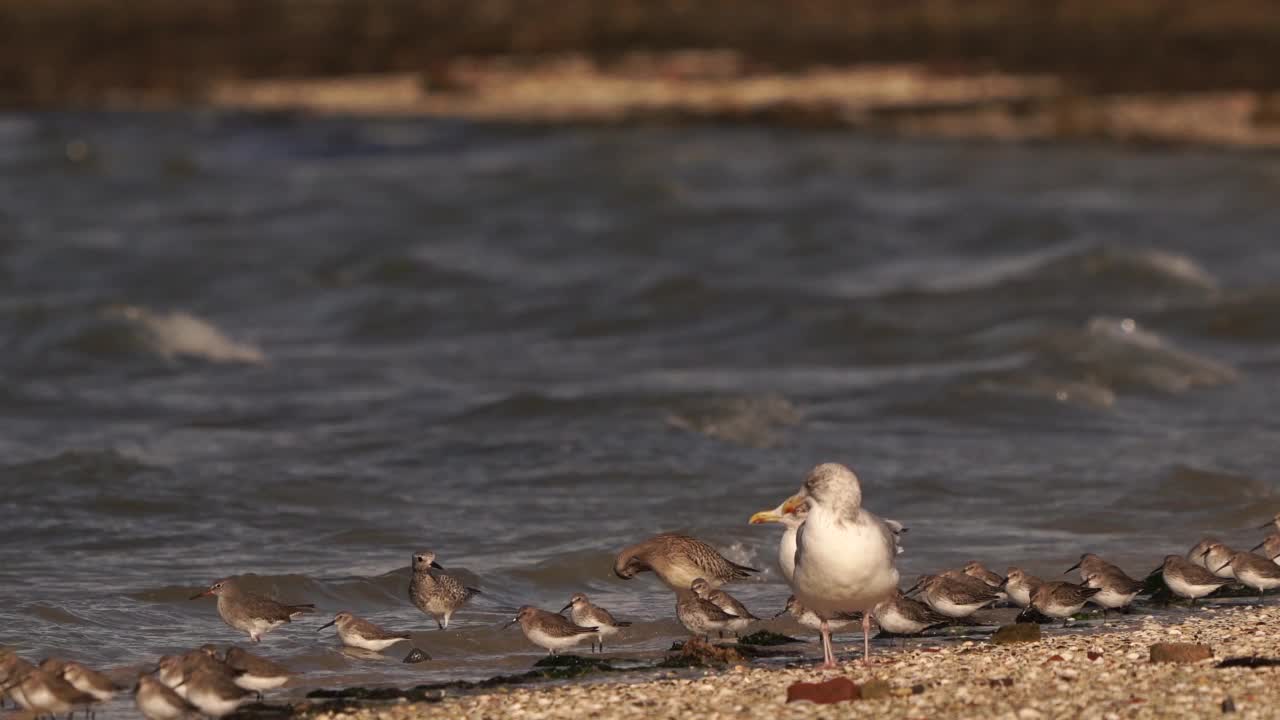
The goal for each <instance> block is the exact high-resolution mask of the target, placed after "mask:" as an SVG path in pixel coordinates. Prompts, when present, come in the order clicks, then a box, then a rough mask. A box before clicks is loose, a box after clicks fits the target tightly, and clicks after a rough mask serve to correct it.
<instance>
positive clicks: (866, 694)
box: [862, 680, 893, 700]
mask: <svg viewBox="0 0 1280 720" xmlns="http://www.w3.org/2000/svg"><path fill="white" fill-rule="evenodd" d="M892 693H893V686H891V685H890V684H889V683H887V682H885V681H884V680H868V681H866V682H864V683H862V699H863V700H879V699H880V698H887V697H889V695H891V694H892Z"/></svg>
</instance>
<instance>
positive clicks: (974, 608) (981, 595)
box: [905, 571, 1000, 619]
mask: <svg viewBox="0 0 1280 720" xmlns="http://www.w3.org/2000/svg"><path fill="white" fill-rule="evenodd" d="M917 592H919V593H920V598H921V599H922V600H924V603H925V604H926V605H928V606H929V607H931V608H933V610H934V612H937V613H939V614H941V615H945V616H946V617H949V618H956V619H959V618H966V617H969V616H970V615H972V614H974V613H976V612H978V611H979V610H981V609H982V608H984V607H987V606H988V605H990V604H992V603H994V602H996V601H998V600H999V599H1000V593H999V592H998V591H996V589H995V588H993V587H991V586H990V585H988V584H986V583H985V582H983V581H981V580H979V579H978V578H976V577H972V576H970V575H965V574H964V573H962V572H955V571H951V572H948V573H943V574H941V575H924V576H922V577H921V578H920V579H919V580H917V581H916V584H915V585H912V586H911V588H910V589H909V590H907V592H906V593H905V594H906V595H913V594H915V593H917Z"/></svg>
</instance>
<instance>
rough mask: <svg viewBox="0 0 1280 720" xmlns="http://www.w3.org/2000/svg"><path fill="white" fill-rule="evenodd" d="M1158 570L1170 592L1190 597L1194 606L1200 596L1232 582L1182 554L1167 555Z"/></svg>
mask: <svg viewBox="0 0 1280 720" xmlns="http://www.w3.org/2000/svg"><path fill="white" fill-rule="evenodd" d="M1156 570H1159V571H1160V574H1161V576H1162V577H1163V578H1164V584H1165V587H1167V588H1169V592H1172V593H1173V594H1174V595H1177V596H1178V597H1181V598H1188V599H1189V600H1191V605H1192V606H1194V605H1195V604H1196V600H1197V599H1198V598H1202V597H1204V596H1205V595H1208V594H1209V593H1211V592H1213V591H1214V590H1217V589H1218V588H1220V587H1222V586H1223V585H1230V584H1231V578H1225V577H1221V576H1218V575H1215V574H1213V573H1212V572H1209V570H1208V568H1205V567H1204V566H1203V565H1198V564H1196V563H1193V562H1191V561H1190V560H1188V559H1186V558H1184V557H1182V556H1181V555H1166V556H1165V558H1164V564H1163V565H1161V566H1160V567H1158V568H1156ZM1156 570H1153V571H1152V572H1153V573H1154V572H1155V571H1156Z"/></svg>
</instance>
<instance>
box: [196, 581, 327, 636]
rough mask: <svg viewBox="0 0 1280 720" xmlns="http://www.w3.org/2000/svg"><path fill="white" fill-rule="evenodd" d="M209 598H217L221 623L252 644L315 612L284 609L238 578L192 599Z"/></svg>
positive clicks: (294, 607)
mask: <svg viewBox="0 0 1280 720" xmlns="http://www.w3.org/2000/svg"><path fill="white" fill-rule="evenodd" d="M209 595H216V596H217V598H218V615H219V616H220V617H221V618H222V621H223V622H225V623H226V624H228V625H230V626H231V627H233V628H235V629H236V630H240V631H241V632H244V633H247V634H248V635H249V639H250V640H252V641H253V642H260V641H261V640H262V636H263V635H266V634H267V633H269V632H271V631H272V630H275V629H276V628H278V627H280V626H281V625H284V624H285V623H288V622H290V621H292V620H293V619H294V618H295V617H297V616H299V615H301V614H303V613H309V612H313V611H314V610H315V609H316V606H315V605H311V604H300V605H285V604H284V603H279V602H276V601H275V600H272V599H271V598H269V597H266V596H265V595H259V594H257V593H253V592H249V591H248V590H245V589H244V588H242V587H241V586H240V582H239V581H238V580H236V579H235V578H227V579H225V580H219V581H218V582H216V583H214V584H213V585H210V586H209V589H208V590H205V591H204V592H201V593H196V594H195V595H192V596H191V599H192V600H196V599H199V598H202V597H206V596H209Z"/></svg>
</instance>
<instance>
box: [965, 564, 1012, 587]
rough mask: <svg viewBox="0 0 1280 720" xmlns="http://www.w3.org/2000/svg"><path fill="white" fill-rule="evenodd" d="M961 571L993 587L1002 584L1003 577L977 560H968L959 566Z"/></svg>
mask: <svg viewBox="0 0 1280 720" xmlns="http://www.w3.org/2000/svg"><path fill="white" fill-rule="evenodd" d="M961 572H963V573H964V574H965V575H968V576H969V577H975V578H978V579H979V580H981V581H982V582H984V583H986V584H988V585H990V586H991V587H993V588H996V589H999V588H1000V587H1002V586H1003V585H1004V578H1002V577H1000V574H999V573H994V572H991V571H990V570H988V569H987V568H986V567H985V566H983V564H982V563H980V562H978V561H977V560H970V561H969V562H967V563H965V565H964V567H963V568H961Z"/></svg>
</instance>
